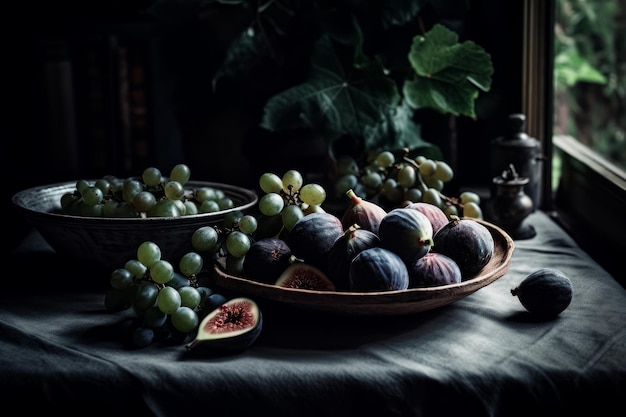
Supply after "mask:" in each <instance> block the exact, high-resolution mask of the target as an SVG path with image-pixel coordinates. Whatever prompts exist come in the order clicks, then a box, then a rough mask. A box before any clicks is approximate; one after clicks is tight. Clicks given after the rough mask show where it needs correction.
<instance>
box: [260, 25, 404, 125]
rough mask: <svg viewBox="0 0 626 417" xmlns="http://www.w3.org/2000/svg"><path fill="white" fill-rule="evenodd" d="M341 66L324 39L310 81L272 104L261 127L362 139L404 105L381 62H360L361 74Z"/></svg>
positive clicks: (321, 40)
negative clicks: (328, 133) (305, 129)
mask: <svg viewBox="0 0 626 417" xmlns="http://www.w3.org/2000/svg"><path fill="white" fill-rule="evenodd" d="M352 53H353V52H352ZM348 61H349V62H352V59H351V57H350V59H348ZM341 62H342V59H341V57H340V56H339V55H338V54H337V53H336V50H335V48H334V46H333V44H332V42H331V41H330V40H329V39H328V38H327V37H322V38H321V39H320V41H319V42H318V45H317V46H316V48H315V51H314V54H313V57H312V68H311V72H310V75H309V77H308V79H307V81H306V82H304V83H302V84H300V85H297V86H295V87H292V88H290V89H288V90H286V91H284V92H282V93H280V94H277V95H275V96H273V97H272V98H270V100H269V101H268V102H267V104H266V105H265V108H264V114H263V119H262V121H261V126H262V127H264V128H265V129H268V130H271V131H280V130H290V129H300V128H308V129H313V130H316V131H322V132H332V133H335V134H352V135H357V136H360V135H362V134H363V130H364V129H365V127H366V126H371V125H376V124H378V123H380V122H381V120H382V118H383V117H385V116H384V115H386V114H387V113H388V112H389V109H390V108H393V107H395V106H396V105H397V104H398V103H399V101H400V94H399V92H398V90H397V86H396V84H395V82H394V81H393V80H391V79H390V78H389V77H387V76H385V74H384V72H383V69H382V67H381V66H380V65H379V64H378V63H377V62H376V61H373V60H369V61H367V63H364V62H360V65H359V67H358V68H355V67H354V66H349V68H344V67H343V66H342V65H341Z"/></svg>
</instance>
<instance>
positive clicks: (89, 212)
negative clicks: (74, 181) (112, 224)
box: [80, 202, 102, 217]
mask: <svg viewBox="0 0 626 417" xmlns="http://www.w3.org/2000/svg"><path fill="white" fill-rule="evenodd" d="M80 215H81V216H84V217H102V204H96V205H93V206H89V205H87V204H85V203H84V202H83V204H81V205H80Z"/></svg>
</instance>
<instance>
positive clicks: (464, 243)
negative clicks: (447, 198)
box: [433, 216, 495, 280]
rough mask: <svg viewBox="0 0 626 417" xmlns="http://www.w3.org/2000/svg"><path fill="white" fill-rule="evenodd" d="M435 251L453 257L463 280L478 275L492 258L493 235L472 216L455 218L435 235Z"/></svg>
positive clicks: (493, 248)
mask: <svg viewBox="0 0 626 417" xmlns="http://www.w3.org/2000/svg"><path fill="white" fill-rule="evenodd" d="M433 242H434V245H433V251H434V252H437V253H442V254H444V255H447V256H449V257H450V258H452V259H453V260H454V261H455V262H456V263H457V265H459V268H460V269H461V275H462V277H463V280H467V279H469V278H471V277H472V276H474V275H476V274H477V273H478V272H479V271H480V270H481V269H483V268H484V267H485V265H487V264H488V263H489V261H490V260H491V257H492V256H493V253H494V250H495V247H494V246H495V243H494V241H493V236H491V233H490V232H489V229H487V228H486V227H485V226H484V225H482V224H480V223H479V222H477V221H476V220H474V219H471V218H462V219H461V218H459V217H457V216H453V218H452V219H451V220H450V221H449V222H448V223H447V224H446V225H445V226H443V227H442V228H441V229H439V231H438V232H437V233H435V236H434V237H433Z"/></svg>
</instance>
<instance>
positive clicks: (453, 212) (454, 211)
mask: <svg viewBox="0 0 626 417" xmlns="http://www.w3.org/2000/svg"><path fill="white" fill-rule="evenodd" d="M443 212H444V213H446V216H448V217H449V218H450V217H452V216H458V215H459V209H458V208H457V207H456V206H455V205H453V204H448V205H446V207H445V208H444V209H443Z"/></svg>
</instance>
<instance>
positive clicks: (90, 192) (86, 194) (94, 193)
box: [82, 185, 104, 206]
mask: <svg viewBox="0 0 626 417" xmlns="http://www.w3.org/2000/svg"><path fill="white" fill-rule="evenodd" d="M82 196H83V202H84V203H85V204H86V205H88V206H95V205H96V204H100V203H101V202H102V199H103V198H104V194H103V193H102V190H101V189H99V188H98V187H96V186H91V185H90V186H89V187H86V188H85V189H84V190H83V192H82Z"/></svg>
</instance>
